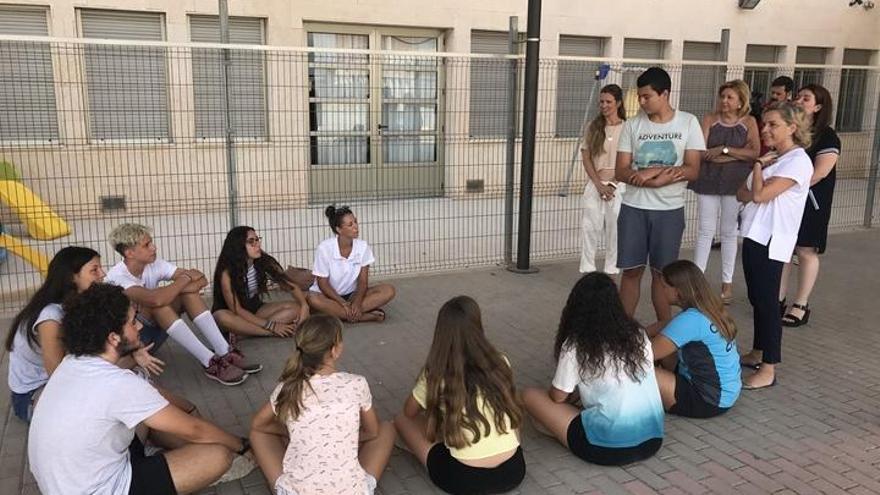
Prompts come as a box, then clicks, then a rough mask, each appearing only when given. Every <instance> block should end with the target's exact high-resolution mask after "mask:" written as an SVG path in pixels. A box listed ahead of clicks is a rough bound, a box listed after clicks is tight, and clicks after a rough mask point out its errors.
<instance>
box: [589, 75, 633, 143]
mask: <svg viewBox="0 0 880 495" xmlns="http://www.w3.org/2000/svg"><path fill="white" fill-rule="evenodd" d="M599 94H600V95H602V94H607V95H611V96H613V97H614V102H615V103H619V104H620V105H619V106H618V107H617V116H618V117H620V120H626V109H625V108H623V90H622V89H620V86H618V85H616V84H608V85H606V86H603V87H602V89H601V90H600V91H599ZM606 125H608V121H607V120H606V119H605V116H604V115H602V112H599V115H596V118H594V119H593V120H592V122H590V125H589V127H587V150H588V153H589V154H590V155H589V156H590V158H592V159H593V160H595V159H596V158H598V157H599V156H600V155H602V153H605V137H606V136H605V126H606Z"/></svg>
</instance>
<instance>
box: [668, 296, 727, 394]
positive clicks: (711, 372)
mask: <svg viewBox="0 0 880 495" xmlns="http://www.w3.org/2000/svg"><path fill="white" fill-rule="evenodd" d="M662 335H664V336H665V337H666V338H668V339H669V340H671V341H672V343H673V344H675V345H676V346H677V347H678V374H680V375H682V376H683V377H684V378H686V379H687V380H688V381H690V382H691V383H693V384H694V387H695V388H696V389H697V392H698V393H699V394H700V397H702V398H703V400H705V401H706V402H707V403H709V404H712V405H715V406H718V407H722V408H728V407H730V406H732V405H733V403H734V402H736V399H737V397H739V392H740V389H741V388H742V378H741V372H740V367H739V353H738V352H737V350H736V341H735V340H732V341H730V342H728V341H727V340H726V339H725V338H724V336H723V335H721V334H720V333H719V332H718V329H717V328H716V327H715V324H714V323H712V320H710V319H709V318H707V317H706V316H705V315H704V314H703V313H701V312H700V311H699V310H698V309H696V308H690V309H687V310H685V311H682V312H681V313H679V314H678V315H677V316H676V317H675V318H673V319H672V321H671V322H669V324H668V325H666V328H664V329H663V332H662Z"/></svg>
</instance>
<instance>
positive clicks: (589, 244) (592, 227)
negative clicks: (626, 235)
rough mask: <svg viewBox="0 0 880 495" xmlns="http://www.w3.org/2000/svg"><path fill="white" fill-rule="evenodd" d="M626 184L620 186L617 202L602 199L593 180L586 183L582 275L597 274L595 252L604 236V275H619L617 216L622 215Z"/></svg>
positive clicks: (583, 201) (617, 191) (615, 196)
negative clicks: (621, 203) (595, 272)
mask: <svg viewBox="0 0 880 495" xmlns="http://www.w3.org/2000/svg"><path fill="white" fill-rule="evenodd" d="M624 187H625V186H624V184H622V183H617V190H615V192H614V199H612V200H611V201H605V200H603V199H602V198H601V197H599V190H598V189H596V186H595V185H593V182H592V181H587V186H586V187H585V188H584V194H583V196H581V208H582V210H583V217H582V218H581V232H582V235H583V244H582V247H581V266H580V272H581V273H587V272H594V271H596V249H597V248H598V246H599V241H601V240H602V237H603V235H604V237H605V270H604V271H605V273H608V274H612V275H613V274H615V273H618V272H619V270H618V269H617V215H618V214H619V213H620V202H621V200H622V198H623V188H624Z"/></svg>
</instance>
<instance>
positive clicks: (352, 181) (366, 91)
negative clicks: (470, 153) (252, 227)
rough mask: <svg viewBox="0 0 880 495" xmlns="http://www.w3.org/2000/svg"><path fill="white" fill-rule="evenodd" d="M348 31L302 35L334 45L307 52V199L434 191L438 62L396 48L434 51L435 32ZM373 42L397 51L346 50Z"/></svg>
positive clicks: (438, 174)
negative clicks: (325, 49) (358, 51)
mask: <svg viewBox="0 0 880 495" xmlns="http://www.w3.org/2000/svg"><path fill="white" fill-rule="evenodd" d="M349 29H354V30H356V31H359V32H354V33H351V32H348V33H346V32H342V33H340V32H320V31H319V30H318V29H314V30H312V31H310V32H309V33H308V43H309V46H310V47H314V48H329V49H336V50H341V51H333V52H316V53H310V54H309V72H308V73H309V145H310V153H309V155H310V169H309V183H310V200H311V202H316V203H324V202H328V201H339V202H344V201H348V200H350V199H369V198H401V197H426V196H438V195H441V194H442V193H443V170H442V165H441V164H442V149H441V146H440V143H442V138H441V134H440V133H441V131H442V125H440V122H441V116H440V109H441V108H442V104H441V95H442V91H440V90H439V87H440V84H441V82H440V81H441V75H442V72H441V68H442V64H441V63H440V61H439V60H438V59H437V58H435V57H419V56H408V55H406V54H401V53H400V52H410V51H411V52H437V51H438V50H439V48H440V43H441V39H440V37H439V34H438V33H428V34H430V35H421V36H420V35H416V36H413V35H411V34H413V33H409V32H405V33H401V34H400V35H397V34H395V33H388V32H385V31H381V32H380V31H379V30H377V29H369V28H366V27H365V28H361V29H355V28H349ZM321 31H323V30H321ZM328 31H330V30H328ZM418 34H421V33H418ZM375 46H381V48H382V50H383V51H389V52H390V51H393V52H397V53H396V54H385V53H382V54H375V55H374V54H364V53H351V52H347V51H346V50H368V49H371V48H372V47H375Z"/></svg>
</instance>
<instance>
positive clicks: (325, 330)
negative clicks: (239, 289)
mask: <svg viewBox="0 0 880 495" xmlns="http://www.w3.org/2000/svg"><path fill="white" fill-rule="evenodd" d="M293 338H294V340H295V345H294V346H292V347H293V349H292V354H291V355H290V358H288V360H287V365H286V366H285V367H284V371H283V372H282V373H281V379H280V383H278V385H276V386H275V390H274V391H273V392H272V395H271V396H270V397H269V401H268V402H266V403H265V404H263V407H262V408H261V409H260V410H259V411H258V412H257V414H256V415H255V416H254V419H253V422H252V423H251V441H252V442H253V444H254V455H255V456H256V458H257V462H258V463H259V464H260V468H261V469H262V470H263V474H264V475H265V476H266V480H267V481H268V482H269V486H270V487H271V488H272V489H273V490H274V493H276V494H277V495H296V494H314V495H324V494H327V495H366V494H372V493H373V491H374V489H375V488H376V482H377V481H378V480H379V478H380V477H381V476H382V472H383V471H384V470H385V466H386V465H387V464H388V459H389V458H390V457H391V450H392V449H393V448H394V426H393V425H392V424H391V423H390V422H388V421H379V417H378V416H377V415H376V408H375V407H373V397H372V395H371V394H370V386H369V385H368V384H367V380H366V379H365V378H364V377H362V376H360V375H355V374H352V373H346V372H344V371H340V370H338V369H337V362H338V360H339V358H340V357H341V356H342V350H343V344H342V322H341V321H339V319H338V318H336V317H334V316H330V315H315V316H312V317H311V318H309V319H308V320H306V321H305V322H303V324H302V327H301V328H300V330H299V331H298V332H297V333H296V335H295V336H294V337H293Z"/></svg>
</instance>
